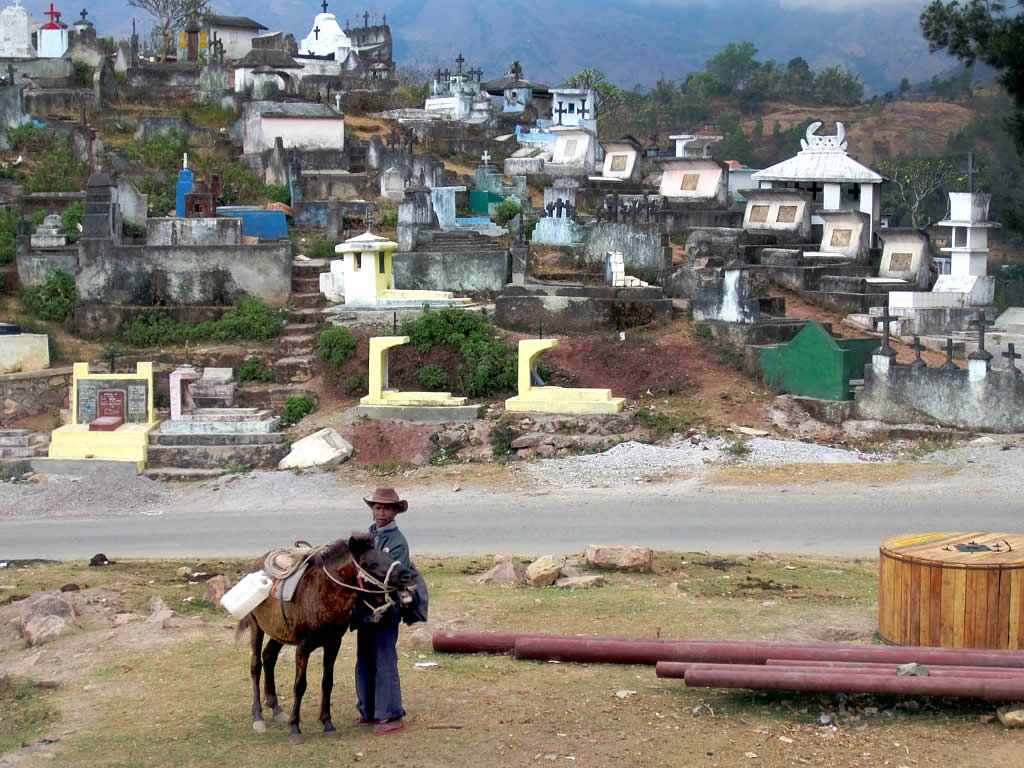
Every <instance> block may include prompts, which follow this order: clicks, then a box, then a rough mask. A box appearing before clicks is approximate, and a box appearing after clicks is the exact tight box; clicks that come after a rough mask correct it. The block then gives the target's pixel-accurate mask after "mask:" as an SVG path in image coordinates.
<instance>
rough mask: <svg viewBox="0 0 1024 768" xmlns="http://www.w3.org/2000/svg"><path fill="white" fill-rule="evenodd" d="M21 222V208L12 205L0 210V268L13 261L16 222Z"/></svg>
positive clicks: (15, 243) (15, 251) (16, 230)
mask: <svg viewBox="0 0 1024 768" xmlns="http://www.w3.org/2000/svg"><path fill="white" fill-rule="evenodd" d="M19 221H21V208H20V207H18V206H17V205H13V206H11V207H10V208H0V267H2V266H3V265H5V264H10V263H11V262H12V261H14V257H15V255H16V254H17V250H18V249H17V242H16V240H15V238H16V237H17V235H18V222H19Z"/></svg>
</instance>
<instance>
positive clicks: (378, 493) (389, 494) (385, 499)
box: [363, 488, 409, 512]
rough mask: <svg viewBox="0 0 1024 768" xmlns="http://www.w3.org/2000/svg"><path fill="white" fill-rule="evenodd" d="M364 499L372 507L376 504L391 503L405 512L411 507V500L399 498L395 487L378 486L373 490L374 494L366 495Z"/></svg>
mask: <svg viewBox="0 0 1024 768" xmlns="http://www.w3.org/2000/svg"><path fill="white" fill-rule="evenodd" d="M363 501H365V502H366V505H367V506H370V507H372V506H373V505H374V504H390V505H391V506H393V507H398V511H399V512H405V510H407V509H408V508H409V502H408V501H404V500H402V499H400V498H398V494H397V493H396V492H395V489H394V488H378V489H376V490H375V491H374V492H373V496H370V497H369V498H365V497H364V498H363Z"/></svg>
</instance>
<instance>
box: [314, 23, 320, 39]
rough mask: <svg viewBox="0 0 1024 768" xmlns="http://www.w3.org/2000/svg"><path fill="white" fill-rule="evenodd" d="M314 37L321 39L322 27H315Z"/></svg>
mask: <svg viewBox="0 0 1024 768" xmlns="http://www.w3.org/2000/svg"><path fill="white" fill-rule="evenodd" d="M313 39H314V40H319V39H320V27H319V26H316V27H313Z"/></svg>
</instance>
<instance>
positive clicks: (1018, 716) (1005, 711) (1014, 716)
mask: <svg viewBox="0 0 1024 768" xmlns="http://www.w3.org/2000/svg"><path fill="white" fill-rule="evenodd" d="M996 717H998V718H999V722H1000V723H1002V724H1003V725H1005V726H1006V727H1007V728H1024V704H1007V705H1006V706H1005V707H1000V708H999V709H997V710H996Z"/></svg>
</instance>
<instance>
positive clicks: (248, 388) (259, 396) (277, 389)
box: [235, 383, 317, 411]
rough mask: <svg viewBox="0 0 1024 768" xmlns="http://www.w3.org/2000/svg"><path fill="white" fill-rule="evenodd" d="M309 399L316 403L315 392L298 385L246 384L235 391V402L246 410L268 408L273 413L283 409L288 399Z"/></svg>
mask: <svg viewBox="0 0 1024 768" xmlns="http://www.w3.org/2000/svg"><path fill="white" fill-rule="evenodd" d="M302 396H306V397H311V398H313V401H314V402H316V401H317V395H316V393H315V392H313V391H311V390H309V389H306V388H305V387H304V386H302V384H301V383H298V384H246V385H245V386H244V387H241V388H240V389H237V390H235V402H236V403H238V404H239V405H241V406H245V407H248V408H269V409H271V410H274V411H281V410H283V409H284V404H285V401H286V400H287V399H288V398H289V397H302Z"/></svg>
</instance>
